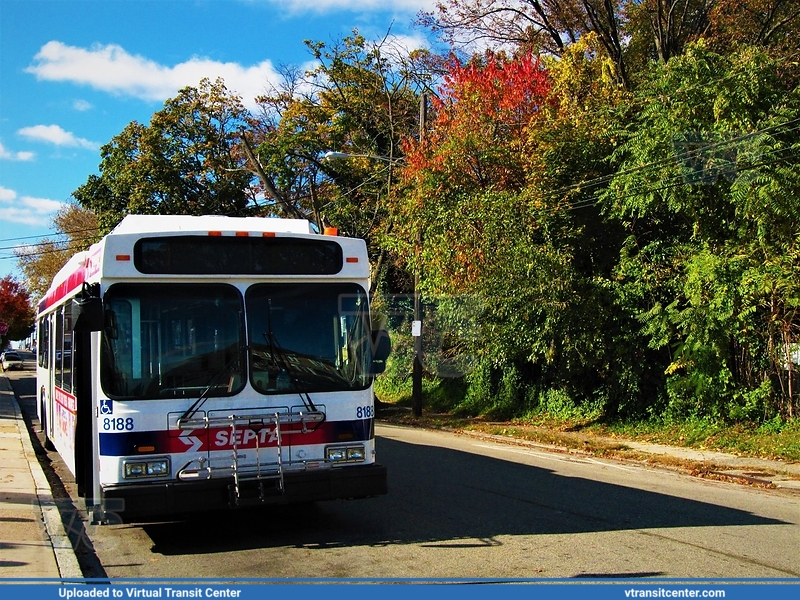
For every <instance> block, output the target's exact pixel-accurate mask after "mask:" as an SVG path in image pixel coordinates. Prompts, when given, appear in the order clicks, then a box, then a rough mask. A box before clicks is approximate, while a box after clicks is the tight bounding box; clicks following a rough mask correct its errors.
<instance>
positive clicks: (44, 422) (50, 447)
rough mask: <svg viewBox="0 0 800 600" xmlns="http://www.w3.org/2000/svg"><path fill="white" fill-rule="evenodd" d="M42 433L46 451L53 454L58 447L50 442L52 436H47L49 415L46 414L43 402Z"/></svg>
mask: <svg viewBox="0 0 800 600" xmlns="http://www.w3.org/2000/svg"><path fill="white" fill-rule="evenodd" d="M42 433H44V449H45V450H48V451H50V452H52V451H53V450H55V449H56V447H55V446H54V445H53V442H51V441H50V436H49V435H47V413H46V412H45V408H44V402H42Z"/></svg>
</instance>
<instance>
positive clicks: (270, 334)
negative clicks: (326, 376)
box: [262, 298, 317, 411]
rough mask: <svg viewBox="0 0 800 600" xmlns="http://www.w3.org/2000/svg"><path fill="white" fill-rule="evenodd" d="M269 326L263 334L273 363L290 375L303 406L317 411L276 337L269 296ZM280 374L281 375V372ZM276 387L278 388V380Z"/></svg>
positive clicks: (290, 380)
mask: <svg viewBox="0 0 800 600" xmlns="http://www.w3.org/2000/svg"><path fill="white" fill-rule="evenodd" d="M267 327H268V328H269V331H267V332H264V333H263V334H262V335H263V336H264V338H265V339H266V341H267V343H268V344H269V352H270V355H271V357H272V364H273V365H275V367H277V368H278V369H280V370H281V371H282V372H285V373H286V374H287V375H288V376H289V382H290V383H291V384H292V385H293V386H294V388H295V391H296V392H297V394H298V395H299V396H300V399H301V400H302V401H303V406H305V407H306V408H307V409H308V410H313V411H316V410H317V407H316V406H314V402H313V401H312V400H311V396H309V395H308V392H303V391H301V390H300V380H299V379H298V377H297V375H296V374H295V372H294V370H292V368H291V367H290V366H289V361H288V360H286V355H285V354H284V352H283V348H281V345H280V343H278V339H277V338H276V337H275V331H273V329H272V298H267ZM276 358H277V359H278V360H280V364H278V360H276ZM278 376H280V373H279V374H278ZM275 387H276V388H277V382H276V385H275Z"/></svg>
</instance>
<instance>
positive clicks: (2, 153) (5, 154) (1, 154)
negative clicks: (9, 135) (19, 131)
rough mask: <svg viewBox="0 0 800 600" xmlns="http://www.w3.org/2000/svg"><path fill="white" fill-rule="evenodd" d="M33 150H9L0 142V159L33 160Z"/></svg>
mask: <svg viewBox="0 0 800 600" xmlns="http://www.w3.org/2000/svg"><path fill="white" fill-rule="evenodd" d="M34 156H36V155H35V154H34V153H33V152H11V151H10V150H6V148H5V146H3V144H1V143H0V160H33V157H34Z"/></svg>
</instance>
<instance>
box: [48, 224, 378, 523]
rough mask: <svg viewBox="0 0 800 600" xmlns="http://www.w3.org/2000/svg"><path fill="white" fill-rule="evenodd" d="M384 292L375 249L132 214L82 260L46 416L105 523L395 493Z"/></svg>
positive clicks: (277, 230)
mask: <svg viewBox="0 0 800 600" xmlns="http://www.w3.org/2000/svg"><path fill="white" fill-rule="evenodd" d="M368 289H369V264H368V259H367V251H366V245H365V243H364V241H363V240H358V239H352V238H345V237H338V236H330V235H319V234H316V233H314V232H313V231H312V230H311V229H310V227H309V224H308V222H307V221H303V220H293V219H263V218H255V217H248V218H235V217H217V216H201V217H190V216H163V215H130V216H128V217H125V219H123V220H122V221H121V222H120V224H119V225H118V226H117V227H116V228H115V229H114V230H113V231H112V232H111V233H109V234H108V235H107V236H105V237H104V238H103V239H102V240H101V241H100V242H98V243H97V244H95V245H93V246H92V247H91V248H89V249H88V250H87V251H85V252H81V253H78V254H76V255H75V256H73V257H72V258H71V259H70V260H69V262H68V263H67V264H66V265H65V266H64V268H62V269H61V271H59V273H58V275H57V276H56V277H55V279H54V281H53V284H52V286H51V287H50V289H49V290H48V292H47V294H46V296H45V297H44V298H43V299H42V301H41V302H40V304H39V311H38V320H37V325H38V331H37V335H38V360H37V362H38V367H37V389H38V395H39V418H40V421H41V423H42V427H43V429H44V432H45V436H46V443H47V444H48V445H51V446H54V447H55V449H57V450H58V452H59V453H60V455H61V456H62V457H63V459H64V462H65V463H66V465H67V466H68V467H69V469H70V471H71V472H72V473H73V475H74V476H75V479H76V483H77V487H78V493H79V494H80V495H81V496H83V497H85V498H86V504H87V508H89V509H90V510H92V511H93V512H94V516H95V519H96V520H99V521H102V520H104V518H105V516H107V515H108V514H109V512H113V513H117V514H118V515H119V516H120V517H121V518H122V519H124V520H137V519H141V518H144V517H150V516H155V515H169V514H175V513H183V512H188V511H193V510H201V509H211V508H215V507H238V506H245V505H253V504H270V503H290V502H309V501H317V500H330V499H337V498H363V497H369V496H375V495H379V494H385V493H386V491H387V483H386V469H385V467H384V466H382V465H380V464H379V463H377V462H376V457H375V436H374V418H375V408H374V402H373V392H372V380H373V378H374V375H375V374H376V373H378V372H381V371H382V369H383V365H384V364H385V359H386V357H387V355H388V353H389V341H388V337H387V336H386V334H385V332H384V331H383V330H381V329H379V328H375V329H373V328H372V326H371V320H370V313H369V298H368V293H367V290H368ZM104 511H105V512H104Z"/></svg>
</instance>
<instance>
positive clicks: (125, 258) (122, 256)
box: [116, 254, 131, 262]
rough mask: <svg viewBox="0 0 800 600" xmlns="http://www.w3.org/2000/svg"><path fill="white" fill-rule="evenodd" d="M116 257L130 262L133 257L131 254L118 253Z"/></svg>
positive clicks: (121, 260)
mask: <svg viewBox="0 0 800 600" xmlns="http://www.w3.org/2000/svg"><path fill="white" fill-rule="evenodd" d="M116 259H117V260H118V261H120V262H128V261H130V259H131V255H130V254H117V256H116Z"/></svg>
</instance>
